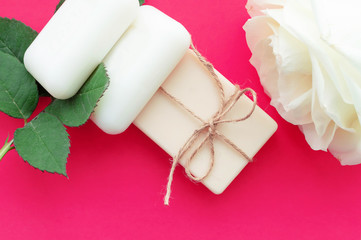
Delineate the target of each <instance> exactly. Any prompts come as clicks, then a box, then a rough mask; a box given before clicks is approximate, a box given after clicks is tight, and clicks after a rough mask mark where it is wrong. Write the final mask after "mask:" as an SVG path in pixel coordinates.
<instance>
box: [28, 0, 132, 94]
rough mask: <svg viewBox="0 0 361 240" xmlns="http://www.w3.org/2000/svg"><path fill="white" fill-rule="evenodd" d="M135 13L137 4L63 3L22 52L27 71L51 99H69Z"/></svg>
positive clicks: (103, 0) (124, 0) (107, 0)
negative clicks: (23, 52)
mask: <svg viewBox="0 0 361 240" xmlns="http://www.w3.org/2000/svg"><path fill="white" fill-rule="evenodd" d="M138 10H139V2H138V0H66V1H65V2H64V4H63V5H62V6H61V7H60V9H59V10H58V11H57V12H56V13H55V15H54V16H53V17H52V18H51V19H50V21H49V22H48V23H47V24H46V26H45V27H44V29H43V30H42V31H41V32H40V33H39V35H38V36H37V38H36V39H35V40H34V42H33V43H32V44H31V45H30V47H29V48H28V49H27V51H26V52H25V56H24V64H25V67H26V69H27V70H28V71H29V72H30V73H31V74H32V75H33V76H34V78H35V79H36V80H37V81H38V82H39V83H40V84H41V85H42V86H43V87H44V88H45V89H46V90H47V91H48V92H49V93H50V94H51V95H52V96H53V97H55V98H59V99H67V98H70V97H72V96H73V95H74V94H75V93H77V91H78V90H79V89H80V87H81V86H82V85H83V84H84V82H85V81H86V80H87V79H88V77H89V76H90V75H91V73H92V72H93V70H94V69H95V68H96V67H97V66H98V65H99V64H100V63H101V62H102V60H103V58H104V57H105V55H106V54H107V53H108V52H109V50H110V49H111V48H112V47H113V46H114V44H115V43H116V42H117V41H118V39H119V38H120V37H121V35H122V34H123V33H124V32H125V30H126V29H127V28H128V27H129V25H130V24H131V23H132V22H133V21H134V19H135V18H136V17H137V14H138Z"/></svg>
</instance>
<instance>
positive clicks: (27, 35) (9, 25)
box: [0, 17, 38, 62]
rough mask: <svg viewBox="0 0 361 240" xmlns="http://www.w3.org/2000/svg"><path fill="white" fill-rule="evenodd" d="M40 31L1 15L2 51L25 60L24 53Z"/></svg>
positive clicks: (22, 60)
mask: <svg viewBox="0 0 361 240" xmlns="http://www.w3.org/2000/svg"><path fill="white" fill-rule="evenodd" d="M37 35H38V33H37V32H36V31H34V30H33V29H31V28H30V27H28V26H26V25H25V24H24V23H22V22H19V21H17V20H15V19H11V20H10V19H8V18H1V17H0V51H1V52H4V53H8V54H10V55H13V56H14V57H16V58H17V59H18V60H19V61H20V62H24V53H25V51H26V49H27V48H28V47H29V46H30V44H31V43H32V42H33V41H34V39H35V38H36V36H37Z"/></svg>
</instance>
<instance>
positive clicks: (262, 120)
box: [134, 50, 277, 194]
mask: <svg viewBox="0 0 361 240" xmlns="http://www.w3.org/2000/svg"><path fill="white" fill-rule="evenodd" d="M217 74H218V75H219V77H220V80H221V82H222V84H223V86H224V89H225V93H226V96H228V97H229V96H230V95H231V94H232V93H233V92H234V90H235V86H234V85H233V84H232V83H230V82H229V81H228V80H227V79H226V78H225V77H223V76H222V75H221V74H220V73H218V72H217ZM162 87H163V88H164V89H165V90H166V91H167V92H169V93H170V94H172V95H173V96H175V97H176V98H178V99H179V100H180V101H181V102H182V103H183V104H184V105H185V106H187V107H188V108H189V109H190V110H192V111H193V112H194V113H197V115H198V116H199V117H201V118H202V119H204V120H208V119H210V118H211V116H212V115H213V114H214V113H215V112H216V111H217V110H218V108H219V105H220V103H219V98H218V91H217V89H216V88H215V84H214V82H213V80H212V78H211V77H210V75H209V73H208V72H207V70H206V69H205V68H204V67H203V65H201V63H200V62H199V60H198V58H197V57H196V56H195V55H194V53H193V52H192V51H191V50H189V51H188V52H187V54H186V56H185V57H184V58H183V59H182V61H181V62H180V63H179V64H178V65H177V67H176V68H175V70H174V71H173V72H172V73H171V75H170V76H169V77H168V78H167V80H166V81H165V83H164V84H163V85H162ZM251 107H252V101H251V100H250V99H249V98H248V97H246V96H242V97H241V98H240V99H239V100H238V102H237V103H236V105H235V107H234V108H233V109H232V110H231V111H230V112H229V113H228V114H227V115H226V117H225V119H234V118H240V117H241V116H244V115H246V114H247V113H248V112H249V111H250V109H251ZM134 124H135V125H136V126H137V127H138V128H139V129H140V130H141V131H143V132H144V133H145V134H146V135H148V136H149V137H150V138H151V139H152V140H153V141H154V142H155V143H156V144H158V145H159V146H160V147H161V148H162V149H164V150H165V151H166V152H167V153H168V154H169V155H171V156H173V157H174V156H175V155H176V154H177V153H178V151H179V149H180V148H181V147H182V146H183V145H184V143H185V142H186V141H187V139H188V138H189V137H190V136H191V135H192V134H193V132H194V130H196V129H198V128H199V127H200V126H201V123H200V122H199V120H197V119H195V118H194V117H193V116H191V115H190V114H189V113H187V112H186V111H185V110H184V109H182V108H181V107H180V106H178V105H177V104H175V103H174V102H173V101H171V100H170V99H169V98H168V97H167V96H165V94H164V93H162V92H161V91H158V92H157V93H156V94H155V95H154V96H153V98H152V99H151V101H150V102H148V104H147V105H146V107H145V108H144V109H143V111H142V112H141V113H140V115H139V116H138V117H137V119H136V120H135V122H134ZM276 129H277V124H276V122H275V121H274V120H273V119H272V118H271V117H269V116H268V115H267V114H266V113H265V112H264V111H263V110H262V109H261V108H259V107H258V106H257V107H256V109H255V111H254V113H253V115H252V116H251V117H250V118H249V119H247V120H245V121H243V122H239V123H227V124H222V125H221V126H219V128H218V130H219V131H220V132H221V133H222V134H223V135H225V136H226V137H227V138H228V139H229V140H231V141H232V142H233V143H235V144H236V145H237V146H238V147H239V148H241V149H242V150H243V151H244V152H245V153H246V154H247V155H248V156H249V157H251V158H252V157H253V156H254V155H255V154H256V153H257V152H258V151H259V150H260V148H261V147H262V146H263V145H264V144H265V143H266V142H267V140H268V139H269V138H270V137H271V136H272V135H273V133H274V132H275V131H276ZM195 145H196V144H195ZM214 145H215V163H214V167H213V169H212V171H211V173H210V175H209V176H208V177H207V178H205V179H204V180H203V181H202V183H203V184H204V185H205V186H206V187H207V188H209V190H211V191H212V192H213V193H215V194H220V193H222V192H223V191H224V190H225V189H226V188H227V187H228V185H229V184H230V183H231V182H232V181H233V179H234V178H235V177H236V176H237V175H238V174H239V173H240V172H241V171H242V169H243V168H244V167H245V166H246V165H247V163H248V161H247V160H246V159H244V158H243V157H242V156H241V155H240V154H239V153H238V152H237V151H235V150H234V149H233V148H232V147H230V146H229V145H227V144H226V143H224V142H223V141H221V140H219V139H217V138H216V140H215V143H214ZM189 156H190V152H188V153H187V154H186V155H185V156H184V157H183V158H182V159H181V161H180V164H181V165H183V166H184V165H185V160H186V158H187V157H189ZM166 160H167V159H166ZM209 164H210V151H209V149H208V148H203V149H202V150H201V151H200V152H199V154H198V155H196V157H195V158H194V160H193V161H192V163H191V165H190V170H191V172H192V173H193V174H194V175H195V176H196V177H200V176H203V175H204V174H205V173H206V172H207V169H208V168H209Z"/></svg>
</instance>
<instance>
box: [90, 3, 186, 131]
mask: <svg viewBox="0 0 361 240" xmlns="http://www.w3.org/2000/svg"><path fill="white" fill-rule="evenodd" d="M189 45H190V35H189V33H188V32H187V30H186V29H185V28H184V27H183V26H182V25H181V24H180V23H178V22H177V21H175V20H174V19H172V18H170V17H168V16H167V15H165V14H164V13H162V12H161V11H159V10H157V9H156V8H154V7H151V6H141V7H140V11H139V14H138V17H137V19H136V21H135V22H134V23H133V24H132V25H131V27H130V28H129V29H128V30H127V32H126V33H125V34H124V35H123V36H122V37H121V38H120V39H119V41H118V42H117V44H116V45H115V46H114V47H113V49H112V50H111V51H110V53H109V54H108V55H107V57H106V58H105V59H104V64H105V66H106V68H107V71H108V75H109V78H110V84H109V87H108V89H107V91H106V92H105V93H104V96H103V97H102V98H101V99H100V101H99V103H98V106H97V107H96V109H95V111H94V114H93V115H92V120H93V121H94V122H95V124H96V125H97V126H98V127H99V128H101V129H102V130H103V131H105V132H107V133H109V134H118V133H121V132H123V131H124V130H125V129H126V128H127V127H128V126H129V125H130V124H131V123H132V122H133V121H134V119H135V118H136V116H137V115H138V114H139V112H140V111H141V110H142V109H143V107H144V106H145V105H146V104H147V102H148V101H149V99H150V98H151V97H152V96H153V94H154V93H155V92H156V91H157V89H158V88H159V86H160V85H161V84H162V83H163V82H164V81H165V79H166V78H167V76H168V75H169V74H170V73H171V72H172V70H173V69H174V68H175V66H176V65H177V64H178V63H179V61H180V60H181V59H182V57H183V56H184V54H185V53H186V52H187V50H188V48H189Z"/></svg>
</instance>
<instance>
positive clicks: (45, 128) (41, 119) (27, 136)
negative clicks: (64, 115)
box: [14, 112, 70, 176]
mask: <svg viewBox="0 0 361 240" xmlns="http://www.w3.org/2000/svg"><path fill="white" fill-rule="evenodd" d="M14 145H15V149H16V150H17V152H18V153H19V155H20V156H21V157H22V158H23V159H24V160H25V161H27V162H28V163H29V164H30V165H31V166H33V167H35V168H38V169H40V170H42V171H47V172H51V173H59V174H62V175H64V176H67V175H66V159H67V157H68V155H69V147H70V143H69V138H68V133H67V132H66V129H65V127H64V126H63V124H62V123H61V122H60V121H59V119H58V118H57V117H55V116H53V115H51V114H48V113H44V112H42V113H40V114H39V115H38V116H37V117H36V118H35V119H33V120H32V121H31V122H29V123H28V124H27V125H26V126H25V127H23V128H19V129H17V130H16V131H15V135H14Z"/></svg>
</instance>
